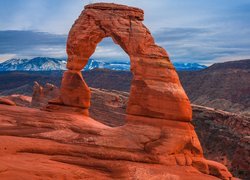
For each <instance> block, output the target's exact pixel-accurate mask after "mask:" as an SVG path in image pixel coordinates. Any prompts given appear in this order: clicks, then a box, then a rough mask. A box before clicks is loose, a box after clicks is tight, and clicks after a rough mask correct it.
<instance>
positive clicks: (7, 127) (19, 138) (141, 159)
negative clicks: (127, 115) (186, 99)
mask: <svg viewBox="0 0 250 180" xmlns="http://www.w3.org/2000/svg"><path fill="white" fill-rule="evenodd" d="M142 119H143V117H142ZM142 119H138V122H133V123H131V122H129V123H127V124H126V125H123V126H120V127H109V126H106V125H104V124H102V123H99V122H97V121H95V120H93V119H92V118H90V117H87V116H82V115H75V114H69V113H60V112H46V111H41V110H38V109H32V108H26V107H18V106H16V107H13V106H7V105H0V162H1V163H0V179H4V180H5V179H18V178H19V177H20V179H24V180H26V179H27V180H29V179H32V180H33V179H142V180H144V179H189V180H194V179H195V180H196V179H197V180H198V179H211V180H212V179H218V178H217V177H219V178H222V179H229V178H230V177H231V175H230V173H229V172H228V171H227V169H226V168H225V167H224V166H222V165H221V164H218V163H211V162H210V161H207V160H206V159H204V158H203V156H202V150H201V148H200V145H199V140H198V139H197V137H196V134H195V132H194V131H193V127H192V125H191V124H190V123H189V122H179V121H166V120H161V119H157V120H156V119H154V123H147V121H149V122H152V119H151V118H148V119H144V122H143V123H141V122H142V121H141V120H142ZM216 176H217V177H216Z"/></svg>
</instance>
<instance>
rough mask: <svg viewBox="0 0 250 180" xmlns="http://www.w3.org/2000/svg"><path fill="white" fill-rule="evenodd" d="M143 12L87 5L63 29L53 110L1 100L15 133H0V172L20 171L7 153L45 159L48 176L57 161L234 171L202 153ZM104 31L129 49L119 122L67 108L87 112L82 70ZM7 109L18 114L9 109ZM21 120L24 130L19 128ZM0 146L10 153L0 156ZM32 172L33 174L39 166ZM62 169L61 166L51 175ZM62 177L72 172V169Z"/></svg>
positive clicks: (85, 171) (180, 174)
mask: <svg viewBox="0 0 250 180" xmlns="http://www.w3.org/2000/svg"><path fill="white" fill-rule="evenodd" d="M142 20H143V11H142V10H140V9H137V8H131V7H127V6H122V5H116V4H105V3H97V4H92V5H88V6H86V7H85V10H84V11H83V12H82V14H81V15H80V17H79V18H78V20H77V21H76V22H75V24H74V25H73V27H72V29H71V31H70V34H69V38H68V43H67V53H68V56H69V57H68V64H67V67H68V69H69V70H68V71H66V72H65V73H64V76H63V80H62V87H61V92H60V98H59V99H57V100H54V101H53V102H51V103H50V105H49V107H48V108H47V109H48V110H51V111H59V112H52V113H48V112H41V111H39V110H30V109H26V108H23V109H22V108H20V107H19V108H16V109H11V108H9V107H1V108H0V120H1V116H2V117H3V115H2V114H4V117H5V119H7V121H6V120H3V122H2V124H3V125H2V126H3V127H5V128H0V134H2V135H14V134H17V135H18V136H19V137H18V138H13V137H8V136H7V137H5V136H1V137H0V145H1V146H0V147H10V149H8V150H6V151H5V149H1V151H0V160H1V162H4V166H6V167H7V169H4V168H3V167H0V168H2V169H0V172H3V171H5V172H6V171H7V173H5V174H3V173H2V177H6V174H8V173H9V176H10V172H11V171H15V172H18V173H19V174H22V173H24V172H23V170H22V169H20V168H17V167H13V166H10V165H9V164H13V163H14V162H13V159H16V160H19V161H18V163H19V164H22V163H24V162H25V163H26V165H27V164H28V165H29V166H32V165H34V164H35V163H34V164H33V163H30V162H29V160H30V159H31V160H33V162H34V159H36V164H35V166H36V167H43V166H42V165H41V164H45V165H47V167H43V168H44V170H45V172H46V173H45V175H46V176H50V175H51V172H53V170H51V169H50V168H49V167H51V166H52V167H53V165H55V164H58V162H62V163H65V164H66V165H65V164H64V165H62V164H60V163H59V164H60V166H58V168H56V169H54V170H55V171H56V172H58V173H59V172H60V173H61V171H62V169H63V170H64V171H65V169H67V170H68V169H70V170H71V171H75V170H77V171H79V170H81V176H80V177H82V178H102V179H113V178H118V179H152V178H154V179H180V178H182V179H216V177H219V178H221V179H230V178H231V177H232V175H231V174H230V173H229V172H228V171H227V168H226V167H225V166H223V165H222V164H219V163H216V162H213V161H208V160H206V159H205V158H204V157H203V152H202V148H201V146H200V142H199V140H198V138H197V135H196V133H195V131H194V128H193V126H192V124H191V122H190V121H191V118H192V113H191V106H190V103H189V100H188V98H187V96H186V94H185V92H184V90H183V88H182V86H181V84H180V82H179V78H178V76H177V74H176V71H175V69H174V68H173V65H172V64H171V62H170V60H169V57H168V55H167V53H166V51H165V50H164V49H162V48H161V47H159V46H157V45H156V44H155V43H154V40H153V37H152V36H151V34H150V32H149V31H148V29H147V28H146V27H145V26H144V25H143V24H142ZM107 36H110V37H112V39H113V40H114V42H115V43H117V44H119V45H120V46H121V47H122V48H123V49H124V51H125V52H127V53H128V55H129V56H130V59H131V71H132V72H133V80H132V85H131V91H130V97H129V102H128V107H127V117H126V118H127V123H126V124H125V125H123V126H121V127H117V128H112V127H109V126H106V125H104V124H101V123H99V122H97V121H95V120H93V119H91V118H89V117H87V116H83V115H77V114H72V113H69V112H72V111H77V112H79V111H81V110H82V111H81V113H83V114H84V113H85V115H86V114H87V112H86V111H87V109H88V107H89V105H90V103H89V102H90V91H89V88H88V86H87V85H86V83H85V82H84V80H83V77H82V75H81V73H80V70H81V69H82V68H83V67H84V66H85V65H86V63H87V61H88V58H89V57H90V56H91V55H92V54H93V52H94V51H95V48H96V45H97V44H98V43H99V42H100V41H101V40H102V39H103V38H105V37H107ZM38 91H39V92H40V89H38ZM27 112H28V114H27ZM13 114H14V115H17V116H19V117H20V118H19V119H17V118H16V116H14V117H13ZM20 128H23V129H25V130H24V131H22V132H20ZM34 138H35V139H34ZM44 139H46V140H44ZM25 140H26V141H25ZM21 142H23V143H21ZM4 153H5V154H8V156H7V157H4V156H1V154H4ZM22 153H24V154H22ZM25 153H29V154H31V155H30V156H27V155H26V154H25ZM34 154H37V156H36V155H34ZM25 155H26V156H25ZM23 156H25V157H26V159H25V158H24V157H23ZM17 157H19V159H18V158H17ZM20 157H21V158H20ZM29 158H30V159H29ZM37 159H38V160H37ZM43 159H44V160H43ZM55 162H57V163H55ZM72 165H78V166H80V167H81V169H79V168H76V167H72ZM30 174H31V175H32V176H31V178H33V175H36V174H37V173H36V172H31V173H30ZM0 175H1V173H0ZM57 175H58V174H57ZM0 177H1V176H0ZM61 177H62V176H61V174H60V176H55V178H61ZM64 177H67V178H71V179H77V177H76V176H75V177H74V176H73V175H72V174H67V176H66V175H65V176H64Z"/></svg>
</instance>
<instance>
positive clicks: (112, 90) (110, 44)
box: [83, 37, 131, 127]
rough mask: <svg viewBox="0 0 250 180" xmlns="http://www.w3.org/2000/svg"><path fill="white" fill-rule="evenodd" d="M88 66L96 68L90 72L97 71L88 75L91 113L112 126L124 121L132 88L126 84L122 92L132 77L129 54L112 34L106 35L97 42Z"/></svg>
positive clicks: (94, 117)
mask: <svg viewBox="0 0 250 180" xmlns="http://www.w3.org/2000/svg"><path fill="white" fill-rule="evenodd" d="M86 67H87V68H88V69H91V70H92V69H95V70H93V71H92V72H91V74H98V75H94V76H93V77H88V78H89V79H86V81H87V82H88V85H89V87H90V91H91V100H90V108H89V113H90V114H89V115H90V117H91V118H93V119H95V120H97V121H99V122H102V123H103V124H105V125H108V126H112V127H117V126H122V125H124V124H125V116H126V106H127V100H128V96H129V92H128V91H127V92H126V90H127V87H126V88H125V89H126V90H125V92H123V91H124V90H123V87H124V85H125V86H129V83H130V79H131V73H130V60H129V56H128V55H127V53H125V52H124V50H123V49H122V48H121V47H120V46H119V45H118V44H115V43H114V41H113V40H112V38H111V37H105V38H103V39H102V40H101V42H99V43H98V44H97V47H96V50H95V52H94V53H93V54H92V55H91V57H90V58H89V60H88V63H87V65H86V66H85V68H86ZM96 68H98V69H96ZM116 70H126V72H118V73H117V72H116ZM83 77H84V73H83ZM85 78H86V77H85ZM124 79H125V81H126V82H124V81H122V80H124ZM103 82H105V83H103ZM114 82H115V83H114ZM128 88H129V87H128Z"/></svg>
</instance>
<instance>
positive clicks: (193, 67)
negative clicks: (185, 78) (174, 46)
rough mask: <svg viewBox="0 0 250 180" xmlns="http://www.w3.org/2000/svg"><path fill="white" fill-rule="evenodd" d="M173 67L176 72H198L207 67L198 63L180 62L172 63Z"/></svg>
mask: <svg viewBox="0 0 250 180" xmlns="http://www.w3.org/2000/svg"><path fill="white" fill-rule="evenodd" d="M174 67H175V68H176V70H177V71H198V70H202V69H205V68H207V66H205V65H201V64H198V63H181V62H174Z"/></svg>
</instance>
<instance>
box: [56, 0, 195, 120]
mask: <svg viewBox="0 0 250 180" xmlns="http://www.w3.org/2000/svg"><path fill="white" fill-rule="evenodd" d="M143 16H144V14H143V11H142V10H141V9H138V8H132V7H127V6H123V5H115V4H105V3H96V4H91V5H87V6H85V10H84V11H83V12H82V13H81V15H80V16H79V18H78V19H77V20H76V21H75V23H74V25H73V26H72V28H71V30H70V33H69V36H68V41H67V54H68V62H67V68H68V71H66V72H65V73H64V76H63V80H62V86H61V98H60V99H61V103H63V104H64V105H67V106H75V107H80V108H83V109H85V110H87V108H88V107H89V106H90V90H89V88H88V86H87V84H86V83H85V82H84V80H83V77H82V75H81V73H80V70H82V69H83V68H84V66H85V65H86V64H87V61H88V59H89V57H90V56H91V55H92V54H93V53H94V51H95V48H96V46H97V44H98V43H99V42H100V41H101V40H102V39H103V38H105V37H111V38H112V39H113V41H114V42H115V43H116V44H118V45H120V46H121V47H122V49H123V50H124V51H125V52H126V53H127V54H128V55H129V57H130V62H131V71H132V73H133V80H132V84H131V90H130V98H129V103H128V107H127V114H129V115H137V116H148V117H154V118H161V119H167V120H176V121H190V120H191V118H192V111H191V107H190V102H189V100H188V98H187V96H186V94H185V92H184V90H183V88H182V86H181V84H180V81H179V78H178V75H177V73H176V71H175V69H174V67H173V65H172V63H171V62H170V60H169V56H168V54H167V52H166V51H165V50H164V49H163V48H161V47H160V46H158V45H156V44H155V42H154V39H153V37H152V35H151V33H150V32H149V30H148V29H147V28H146V27H145V26H144V25H143V23H142V21H143V18H144V17H143Z"/></svg>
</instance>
